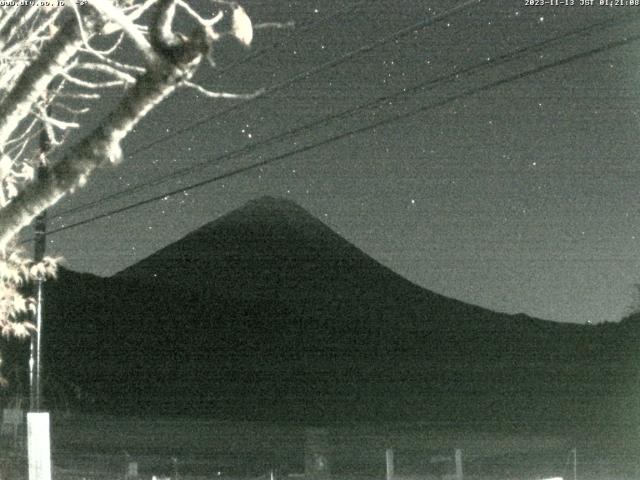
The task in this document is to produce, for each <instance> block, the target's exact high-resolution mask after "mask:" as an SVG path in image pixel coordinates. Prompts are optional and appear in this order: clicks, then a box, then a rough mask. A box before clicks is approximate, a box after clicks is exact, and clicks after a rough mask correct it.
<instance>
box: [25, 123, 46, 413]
mask: <svg viewBox="0 0 640 480" xmlns="http://www.w3.org/2000/svg"><path fill="white" fill-rule="evenodd" d="M39 148H40V158H39V161H38V167H37V168H36V181H43V180H45V178H46V175H47V169H46V164H47V153H48V152H49V150H50V149H51V139H50V138H49V134H48V133H47V129H46V128H45V127H44V126H43V128H42V131H41V132H40V147H39ZM46 242H47V211H46V210H43V211H42V213H40V214H39V215H38V216H37V217H36V220H35V245H34V250H33V260H34V261H35V262H36V263H38V262H41V261H42V259H43V258H44V252H45V248H46V245H47V243H46ZM35 297H36V311H35V324H36V331H35V332H34V333H33V334H32V335H31V357H30V358H29V386H30V394H29V410H30V411H32V412H38V411H40V408H41V406H42V381H41V377H42V359H41V346H42V308H43V301H44V279H43V278H38V279H37V280H36V284H35Z"/></svg>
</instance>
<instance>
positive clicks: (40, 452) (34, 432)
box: [27, 412, 51, 480]
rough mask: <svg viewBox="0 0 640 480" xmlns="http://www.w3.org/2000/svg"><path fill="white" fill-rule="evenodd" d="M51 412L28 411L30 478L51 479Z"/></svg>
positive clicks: (33, 479) (30, 479)
mask: <svg viewBox="0 0 640 480" xmlns="http://www.w3.org/2000/svg"><path fill="white" fill-rule="evenodd" d="M49 434H50V432H49V413H47V412H29V413H27V455H28V456H29V480H51V441H50V438H49Z"/></svg>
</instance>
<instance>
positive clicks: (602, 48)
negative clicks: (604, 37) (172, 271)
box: [27, 34, 640, 241]
mask: <svg viewBox="0 0 640 480" xmlns="http://www.w3.org/2000/svg"><path fill="white" fill-rule="evenodd" d="M638 40H640V34H639V35H633V36H630V37H626V38H624V39H623V40H617V41H613V42H609V43H607V44H605V45H602V46H600V47H596V48H593V49H591V50H588V51H585V52H581V53H577V54H574V55H571V56H569V57H566V58H563V59H560V60H557V61H554V62H551V63H548V64H545V65H541V66H538V67H534V68H531V69H528V70H525V71H523V72H520V73H517V74H514V75H510V76H508V77H505V78H503V79H500V80H496V81H494V82H490V83H488V84H485V85H482V86H480V87H476V88H472V89H469V90H467V91H465V92H462V93H459V94H455V95H451V96H449V97H447V98H445V99H442V100H440V101H438V102H435V103H432V104H429V105H423V106H421V107H418V108H416V109H413V110H410V111H408V112H405V113H399V114H396V115H393V116H391V117H387V118H385V119H382V120H379V121H377V122H374V123H371V124H369V125H365V126H362V127H358V128H356V129H352V130H348V131H346V132H341V133H339V134H336V135H334V136H331V137H329V138H326V139H324V140H321V141H318V142H315V143H312V144H309V145H306V146H304V147H300V148H297V149H294V150H290V151H288V152H285V153H282V154H280V155H276V156H275V157H271V158H269V159H266V160H263V161H260V162H256V163H253V164H251V165H247V166H244V167H239V168H236V169H234V170H231V171H229V172H226V173H224V174H220V175H216V176H214V177H211V178H208V179H206V180H202V181H199V182H196V183H192V184H191V185H188V186H186V187H182V188H179V189H176V190H172V191H169V192H165V193H163V194H161V195H156V196H153V197H150V198H147V199H145V200H141V201H138V202H135V203H132V204H129V205H126V206H124V207H120V208H117V209H113V210H110V211H109V212H105V213H102V214H100V215H96V216H93V217H90V218H87V219H84V220H81V221H79V222H75V223H73V224H70V225H66V226H64V227H59V228H57V229H54V230H51V231H50V232H49V235H52V234H55V233H59V232H62V231H65V230H69V229H72V228H76V227H79V226H81V225H86V224H88V223H92V222H95V221H97V220H100V219H102V218H107V217H110V216H113V215H117V214H119V213H123V212H126V211H129V210H132V209H134V208H138V207H141V206H143V205H147V204H150V203H153V202H156V201H159V200H162V199H164V198H166V197H170V196H173V195H176V194H179V193H183V192H186V191H189V190H193V189H196V188H199V187H202V186H204V185H208V184H211V183H214V182H217V181H220V180H224V179H227V178H230V177H233V176H236V175H239V174H241V173H245V172H248V171H251V170H254V169H256V168H260V167H264V166H266V165H269V164H271V163H275V162H277V161H280V160H283V159H285V158H288V157H291V156H294V155H298V154H301V153H306V152H308V151H311V150H314V149H316V148H319V147H322V146H325V145H328V144H331V143H334V142H337V141H340V140H343V139H345V138H348V137H352V136H354V135H358V134H360V133H364V132H368V131H370V130H373V129H376V128H378V127H383V126H386V125H389V124H392V123H394V122H398V121H400V120H405V119H407V118H411V117H414V116H416V115H419V114H421V113H424V112H427V111H429V110H433V109H435V108H439V107H442V106H444V105H446V104H448V103H452V102H455V101H457V100H460V99H462V98H465V97H468V96H471V95H476V94H478V93H481V92H484V91H487V90H490V89H493V88H496V87H499V86H502V85H506V84H508V83H511V82H515V81H518V80H521V79H523V78H526V77H529V76H531V75H535V74H538V73H540V72H543V71H545V70H548V69H551V68H556V67H559V66H562V65H566V64H568V63H571V62H574V61H576V60H580V59H583V58H587V57H589V56H592V55H596V54H598V53H602V52H605V51H607V50H612V49H614V48H618V47H621V46H624V45H627V44H629V43H632V42H636V41H638ZM27 241H28V240H27Z"/></svg>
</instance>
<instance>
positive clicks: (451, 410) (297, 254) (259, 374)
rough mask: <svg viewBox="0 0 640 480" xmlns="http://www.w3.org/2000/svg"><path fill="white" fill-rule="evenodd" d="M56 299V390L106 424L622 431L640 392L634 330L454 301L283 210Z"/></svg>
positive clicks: (82, 278)
mask: <svg viewBox="0 0 640 480" xmlns="http://www.w3.org/2000/svg"><path fill="white" fill-rule="evenodd" d="M47 295H48V297H47V298H48V305H47V311H46V319H47V320H46V329H45V332H44V335H45V338H46V339H47V340H46V347H47V348H46V352H45V361H46V365H48V366H49V367H48V369H49V370H48V371H49V372H50V374H51V377H52V378H57V379H60V381H61V382H69V381H71V382H73V383H75V384H77V385H80V386H81V387H82V390H83V391H86V392H87V393H88V398H91V399H92V402H93V403H92V405H90V408H95V409H103V410H109V411H126V412H135V413H155V414H159V413H163V414H179V413H185V414H198V415H213V416H219V417H233V418H240V417H241V418H254V419H255V418H263V419H267V418H268V419H274V418H277V419H284V420H290V421H299V420H325V421H326V420H329V419H360V418H362V419H367V418H371V419H372V418H387V419H402V420H410V419H423V420H439V421H441V420H445V421H448V420H456V419H459V420H461V421H494V422H502V423H505V424H506V423H510V422H534V423H535V422H537V423H540V424H541V423H544V422H551V423H553V422H563V421H566V420H567V419H568V418H569V419H571V421H572V422H575V421H580V422H583V423H589V422H596V421H599V422H611V421H612V420H613V418H614V416H615V415H616V413H615V412H618V408H619V406H620V405H622V404H624V405H626V404H627V399H628V398H631V397H629V394H630V392H631V390H630V385H632V384H633V381H634V379H637V377H638V375H637V368H636V367H635V363H636V362H635V360H636V358H635V355H636V354H637V352H638V349H637V346H638V341H637V339H638V331H640V329H638V328H637V325H638V322H637V321H636V320H634V319H629V320H628V321H627V322H623V323H621V324H619V325H617V324H616V325H605V326H583V325H572V324H561V323H555V322H550V321H545V320H539V319H535V318H531V317H528V316H526V315H507V314H502V313H496V312H492V311H489V310H486V309H483V308H480V307H476V306H473V305H468V304H465V303H464V302H460V301H458V300H453V299H449V298H446V297H444V296H442V295H439V294H436V293H433V292H430V291H428V290H425V289H423V288H421V287H419V286H417V285H415V284H413V283H411V282H409V281H408V280H406V279H404V278H402V277H400V276H399V275H397V274H395V273H394V272H392V271H391V270H389V269H388V268H386V267H384V266H382V265H381V264H379V263H378V262H376V261H374V260H372V259H371V258H370V257H368V256H367V255H366V254H364V253H363V252H361V251H360V250H358V249H357V248H356V247H355V246H353V245H351V244H350V243H348V242H347V241H345V240H344V239H342V238H341V237H340V236H338V235H337V234H336V233H334V232H333V231H332V230H330V229H329V228H328V227H327V226H325V225H324V224H323V223H321V222H320V221H319V220H317V219H315V218H314V217H312V216H311V215H310V214H308V213H307V212H306V211H305V210H303V209H302V208H300V207H298V206H297V205H295V204H293V203H291V202H288V201H286V200H280V199H274V198H269V197H266V198H262V199H258V200H255V201H253V202H249V203H248V204H247V205H245V206H244V207H242V208H240V209H238V210H236V211H233V212H231V213H229V214H227V215H225V216H223V217H221V218H219V219H218V220H216V221H214V222H211V223H209V224H207V225H205V226H203V227H202V228H200V229H198V230H196V231H195V232H193V233H191V234H189V235H187V236H186V237H184V238H183V239H181V240H179V241H177V242H175V243H173V244H171V245H169V246H167V247H166V248H163V249H161V250H160V251H158V252H156V253H154V254H153V255H151V256H149V257H147V258H146V259H144V260H142V261H140V262H138V263H137V264H135V265H132V266H131V267H129V268H127V269H125V270H123V271H121V272H119V273H118V274H116V275H114V276H112V277H110V278H104V279H103V278H99V277H94V276H91V275H86V274H84V275H82V274H77V273H74V272H71V271H67V270H62V271H61V273H60V277H59V279H58V280H57V281H52V282H48V284H47ZM62 379H66V380H62ZM626 413H627V415H626V416H625V419H624V420H621V419H620V418H621V417H619V416H618V417H617V419H618V421H621V422H626V421H627V420H628V418H627V417H629V415H631V416H633V417H634V418H635V415H636V413H635V409H634V408H632V409H629V411H627V412H626Z"/></svg>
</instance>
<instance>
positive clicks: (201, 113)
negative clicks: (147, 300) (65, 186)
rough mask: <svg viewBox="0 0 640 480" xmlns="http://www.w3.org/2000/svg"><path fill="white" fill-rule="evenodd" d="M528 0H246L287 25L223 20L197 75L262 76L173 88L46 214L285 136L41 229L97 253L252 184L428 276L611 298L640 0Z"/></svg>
mask: <svg viewBox="0 0 640 480" xmlns="http://www.w3.org/2000/svg"><path fill="white" fill-rule="evenodd" d="M465 3H466V5H465ZM526 3H527V0H518V1H511V0H508V1H505V0H485V1H482V2H471V3H469V2H465V1H460V0H458V1H452V0H446V1H443V0H439V1H429V0H413V1H408V0H368V1H356V0H350V1H344V0H321V1H320V0H317V1H314V0H293V1H285V0H248V1H247V2H245V3H244V5H245V7H246V10H247V12H248V13H249V15H250V16H251V17H252V18H253V20H254V21H255V22H272V21H279V22H287V21H293V22H295V24H296V27H295V28H293V29H260V30H257V31H256V35H255V38H254V44H253V47H252V49H249V50H246V49H243V48H241V47H240V46H237V45H234V44H233V43H232V42H231V41H229V42H227V41H225V42H222V43H221V44H220V45H218V46H217V49H216V52H214V58H215V60H216V68H211V67H205V68H203V69H202V71H201V72H200V74H199V76H198V78H197V80H198V82H199V83H200V84H201V85H203V86H206V87H207V88H209V89H218V90H221V91H233V92H251V91H254V90H256V89H258V88H261V87H266V88H267V89H269V88H270V87H271V86H273V85H279V86H278V87H277V88H272V89H271V90H268V91H267V94H266V95H264V96H263V97H261V98H259V99H255V100H248V101H240V102H239V101H232V100H212V99H208V98H204V97H202V96H199V95H198V94H196V93H195V92H193V91H186V90H185V91H181V92H179V93H178V94H177V95H175V96H174V97H172V98H171V99H170V100H168V101H166V102H165V104H163V105H162V106H161V107H159V108H158V109H157V110H155V111H154V112H153V113H151V114H150V115H149V116H148V117H147V118H145V119H144V121H143V122H142V124H140V126H139V128H137V130H136V132H135V133H133V134H132V135H130V137H128V138H127V140H126V142H125V145H124V149H125V154H126V159H125V161H124V162H123V164H121V165H119V166H116V167H108V168H105V169H102V170H100V171H99V172H98V173H97V174H96V175H95V176H94V177H93V178H92V179H91V180H90V181H89V183H88V184H87V186H86V187H85V188H84V189H82V190H81V191H79V192H77V193H76V194H75V195H73V196H71V197H69V198H67V199H65V200H64V201H63V202H61V203H60V204H59V205H58V206H57V207H56V208H55V209H54V210H53V211H52V212H51V214H50V228H51V229H56V228H59V227H61V226H68V225H71V224H73V223H75V222H78V221H81V220H84V219H90V218H92V217H94V216H96V215H102V214H103V213H105V212H108V211H110V210H114V209H118V208H120V207H124V206H127V205H130V204H133V203H135V202H138V201H140V200H144V199H145V198H150V197H154V196H162V195H163V194H164V193H165V192H172V191H177V190H180V189H182V188H183V187H187V186H188V185H190V184H193V183H196V182H200V181H203V180H206V179H209V178H214V177H216V176H217V175H221V174H224V173H225V172H230V171H232V170H233V169H235V168H238V167H242V166H247V165H251V164H255V163H256V162H261V161H269V160H270V159H274V158H277V157H279V156H282V157H283V158H281V159H279V160H277V161H273V162H272V163H267V164H265V165H264V166H263V167H261V168H254V169H251V170H248V171H246V172H244V173H240V174H238V175H234V176H230V177H227V178H223V179H221V180H218V181H212V182H211V183H208V184H206V185H203V186H201V187H199V188H193V189H190V190H186V191H184V192H181V193H178V194H175V195H169V196H167V197H166V198H165V199H161V200H158V201H153V202H150V203H148V204H146V205H142V206H139V207H136V208H131V209H129V210H126V211H124V212H122V213H118V214H113V215H111V216H109V217H106V218H102V219H99V220H95V221H91V222H89V223H86V224H84V225H82V226H78V227H74V228H69V229H67V230H64V231H61V232H58V233H56V234H53V235H51V236H50V237H49V243H48V249H49V253H51V254H59V255H63V256H64V257H65V258H66V259H67V263H68V265H69V266H70V267H71V268H73V269H76V270H79V271H89V272H93V273H96V274H99V275H110V274H112V273H115V272H116V271H118V270H121V269H123V268H125V267H126V266H128V265H130V264H132V263H134V262H136V261H138V260H140V259H142V258H144V257H145V256H147V255H149V254H151V253H153V252H154V251H156V250H157V249H159V248H161V247H163V246H164V245H166V244H169V243H171V242H173V241H175V240H177V239H178V238H180V237H182V236H183V235H185V234H186V233H188V232H190V231H192V230H194V229H196V228H198V227H199V226H201V225H203V224H205V223H208V222H210V221H212V220H215V219H216V218H218V217H219V216H221V215H223V214H224V213H226V212H229V211H231V210H232V209H234V208H236V207H239V206H240V205H242V204H243V203H245V202H247V201H248V200H250V199H253V198H256V197H259V196H262V195H267V194H268V195H275V196H281V197H286V198H289V199H291V200H293V201H295V202H297V203H298V204H300V205H301V206H302V207H304V208H306V209H307V210H308V211H309V212H311V213H312V214H313V215H315V216H317V217H318V218H319V219H320V220H322V221H323V222H324V223H326V224H327V225H328V226H329V227H331V228H332V229H334V230H335V231H336V232H338V233H339V234H340V235H342V236H343V237H345V238H346V239H348V240H349V241H351V242H352V243H353V244H355V245H356V246H358V247H359V248H360V249H362V250H363V251H365V252H366V253H367V254H369V255H370V256H372V257H373V258H375V259H376V260H378V261H380V262H381V263H383V264H384V265H386V266H388V267H390V268H391V269H393V270H395V271H396V272H398V273H399V274H401V275H403V276H405V277H406V278H408V279H409V280H411V281H413V282H415V283H417V284H419V285H421V286H423V287H425V288H428V289H430V290H433V291H436V292H438V293H441V294H444V295H447V296H450V297H455V298H457V299H460V300H463V301H466V302H469V303H473V304H477V305H480V306H483V307H487V308H491V309H494V310H498V311H504V312H511V313H516V312H524V313H526V314H529V315H532V316H537V317H541V318H546V319H551V320H557V321H563V322H580V323H583V322H586V321H592V322H601V321H612V320H618V319H620V318H621V316H622V315H624V313H625V312H626V310H627V308H628V307H629V305H630V303H631V299H632V293H633V289H632V285H633V284H634V283H636V282H639V281H640V209H639V206H640V204H639V202H638V181H639V180H640V175H639V173H640V170H639V165H638V158H637V157H638V152H639V150H640V121H639V118H638V115H639V112H640V96H639V92H640V82H639V80H640V41H634V35H637V34H638V31H639V28H640V6H638V7H635V6H630V5H625V6H616V7H606V6H599V5H597V4H598V3H599V0H596V5H594V6H590V7H589V6H582V5H580V0H575V4H574V5H573V6H550V5H547V6H544V7H534V6H529V5H527V4H526ZM567 3H569V2H567ZM455 6H460V7H459V10H458V11H457V12H456V13H453V14H451V15H450V16H448V17H446V18H442V19H441V20H439V21H437V22H434V23H431V22H429V21H428V20H429V19H439V18H440V17H437V15H442V14H445V13H446V12H447V11H448V10H449V9H451V8H454V7H455ZM200 7H201V6H200ZM420 22H422V23H425V22H426V23H427V24H426V25H419V23H420ZM412 25H413V26H414V27H415V28H411V26H412ZM407 27H409V28H408V29H407ZM398 32H404V33H398ZM396 33H398V34H397V35H395V36H394V34H396ZM542 42H545V43H542ZM614 44H615V46H614ZM350 52H353V53H350ZM238 61H239V63H237V62H238ZM305 72H307V74H306V75H305V74H304V73H305ZM376 100H379V102H378V103H375V101H376ZM344 111H351V114H348V112H347V113H345V114H344V115H343V116H338V114H340V113H342V112H344ZM95 118H96V119H97V118H99V115H95ZM376 122H379V125H378V126H376V127H372V128H369V129H364V127H366V126H367V125H374V124H376ZM307 124H310V128H308V129H302V128H299V127H303V126H305V125H307ZM296 130H297V131H296ZM287 132H291V133H292V134H291V135H282V134H283V133H287ZM276 136H278V137H277V138H276V139H275V140H273V141H269V142H267V140H270V139H272V137H276ZM325 140H326V141H325ZM315 144H318V145H317V146H313V145H315ZM306 146H312V147H310V148H308V149H306V150H305V151H299V152H297V150H302V149H303V148H304V147H306ZM239 149H243V150H242V151H241V154H240V155H235V156H233V155H228V154H229V153H230V152H232V153H233V152H236V151H237V150H239ZM185 167H192V168H190V169H187V171H186V173H185V174H183V175H179V176H177V175H175V172H176V171H177V170H178V169H182V168H185ZM156 178H158V179H160V180H162V182H161V183H157V184H155V185H154V184H152V183H154V182H151V180H154V179H156ZM140 183H142V186H141V188H139V189H137V190H136V191H130V190H126V189H127V188H130V187H132V186H136V185H138V184H140ZM118 192H122V193H118ZM113 194H117V195H114V196H113V197H112V198H109V199H105V197H106V196H109V195H113ZM88 202H95V204H94V205H92V206H89V207H87V206H86V204H87V203H88ZM73 208H75V209H78V210H76V211H75V212H73V213H71V214H65V213H64V212H65V211H67V210H69V209H73Z"/></svg>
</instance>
